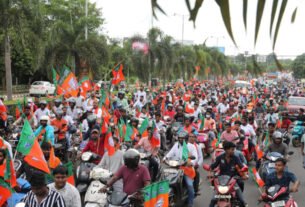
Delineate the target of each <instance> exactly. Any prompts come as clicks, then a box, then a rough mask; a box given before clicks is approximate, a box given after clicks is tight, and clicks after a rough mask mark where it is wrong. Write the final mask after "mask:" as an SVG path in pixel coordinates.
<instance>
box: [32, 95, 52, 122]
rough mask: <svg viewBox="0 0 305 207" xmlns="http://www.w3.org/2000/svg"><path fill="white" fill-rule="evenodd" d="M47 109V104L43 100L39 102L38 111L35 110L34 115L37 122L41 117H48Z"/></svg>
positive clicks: (48, 111)
mask: <svg viewBox="0 0 305 207" xmlns="http://www.w3.org/2000/svg"><path fill="white" fill-rule="evenodd" d="M46 107H47V102H46V101H45V100H41V101H40V102H39V109H37V110H36V111H35V113H34V115H35V116H36V118H37V120H38V121H39V122H40V118H41V117H42V116H49V115H50V110H49V109H48V108H46Z"/></svg>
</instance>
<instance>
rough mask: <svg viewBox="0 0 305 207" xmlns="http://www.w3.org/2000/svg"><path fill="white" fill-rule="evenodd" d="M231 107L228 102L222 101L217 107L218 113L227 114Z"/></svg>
mask: <svg viewBox="0 0 305 207" xmlns="http://www.w3.org/2000/svg"><path fill="white" fill-rule="evenodd" d="M228 108H229V106H228V104H227V103H226V100H222V101H221V102H220V103H219V104H218V105H217V111H218V112H219V113H220V114H225V113H226V112H227V110H228Z"/></svg>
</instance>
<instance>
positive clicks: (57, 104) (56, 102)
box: [52, 98, 63, 114]
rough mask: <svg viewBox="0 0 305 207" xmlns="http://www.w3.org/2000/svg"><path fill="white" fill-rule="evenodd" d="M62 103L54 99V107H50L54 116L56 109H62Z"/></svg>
mask: <svg viewBox="0 0 305 207" xmlns="http://www.w3.org/2000/svg"><path fill="white" fill-rule="evenodd" d="M62 106H63V105H62V101H61V100H60V99H58V98H57V99H55V100H54V106H53V107H52V112H53V113H54V114H56V111H57V110H58V109H62Z"/></svg>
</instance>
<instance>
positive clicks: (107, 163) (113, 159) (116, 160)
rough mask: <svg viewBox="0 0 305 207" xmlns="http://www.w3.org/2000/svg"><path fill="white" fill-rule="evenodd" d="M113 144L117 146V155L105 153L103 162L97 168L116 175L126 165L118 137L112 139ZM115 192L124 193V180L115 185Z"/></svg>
mask: <svg viewBox="0 0 305 207" xmlns="http://www.w3.org/2000/svg"><path fill="white" fill-rule="evenodd" d="M112 139H113V143H114V146H115V148H116V149H115V153H114V154H113V155H111V156H110V155H109V154H108V153H105V154H104V156H103V158H102V160H101V161H100V163H99V164H98V165H97V166H96V167H101V168H103V169H105V170H109V171H110V172H112V173H116V172H117V171H118V170H119V169H120V167H122V166H123V165H124V159H123V155H124V153H123V152H122V151H121V150H120V149H119V139H118V138H116V137H112ZM113 188H114V191H116V192H123V180H122V179H120V180H118V181H117V182H115V183H114V184H113Z"/></svg>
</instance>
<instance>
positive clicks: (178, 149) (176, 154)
mask: <svg viewBox="0 0 305 207" xmlns="http://www.w3.org/2000/svg"><path fill="white" fill-rule="evenodd" d="M187 137H188V134H187V133H186V132H184V131H183V132H180V133H179V134H178V142H176V143H175V144H174V146H173V147H172V149H171V150H170V151H169V152H168V153H167V155H166V156H165V157H164V159H173V160H182V158H183V142H184V141H185V142H186V145H187V151H188V154H189V157H193V158H195V159H193V160H191V161H190V160H187V163H186V166H187V167H192V166H193V167H194V166H195V165H196V164H197V160H198V157H197V150H196V148H195V146H194V145H193V144H191V143H187ZM184 180H185V182H186V185H187V190H188V201H187V204H188V207H191V206H193V205H194V198H195V191H194V186H193V185H194V180H193V179H192V178H190V177H189V176H186V175H184Z"/></svg>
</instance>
